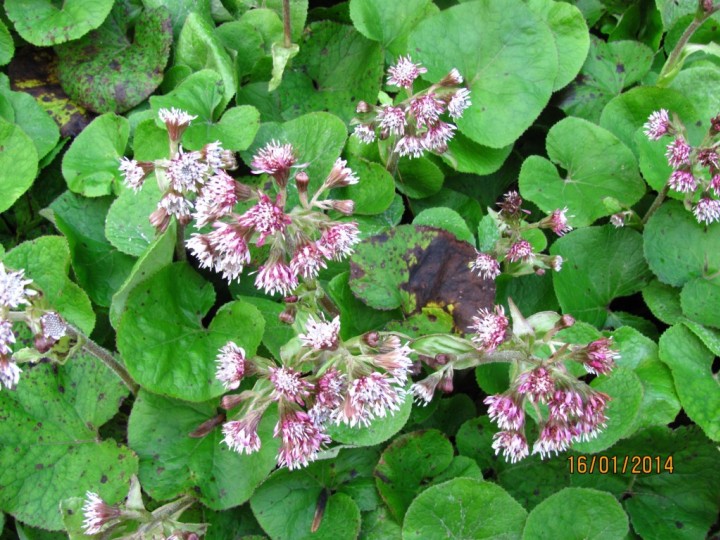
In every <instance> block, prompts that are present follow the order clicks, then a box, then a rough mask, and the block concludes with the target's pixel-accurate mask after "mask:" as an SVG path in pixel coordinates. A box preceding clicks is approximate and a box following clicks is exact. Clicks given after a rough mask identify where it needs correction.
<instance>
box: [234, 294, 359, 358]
mask: <svg viewBox="0 0 720 540" xmlns="http://www.w3.org/2000/svg"><path fill="white" fill-rule="evenodd" d="M237 300H242V301H243V302H247V303H248V304H252V305H253V306H255V307H256V308H258V310H260V313H262V315H263V317H264V318H265V331H264V332H263V337H262V343H263V345H265V347H266V348H267V350H268V351H270V352H271V353H272V355H273V357H274V358H280V349H281V348H282V347H283V346H284V345H285V344H287V342H288V341H290V340H291V339H293V338H295V337H296V335H297V334H296V332H295V330H294V329H293V326H292V325H290V324H287V323H284V322H282V321H281V320H280V313H282V312H283V311H284V310H285V305H284V304H282V303H279V302H274V301H273V300H269V299H268V298H262V297H260V296H239V297H237ZM354 335H355V334H353V336H354Z"/></svg>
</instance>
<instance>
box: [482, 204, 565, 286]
mask: <svg viewBox="0 0 720 540" xmlns="http://www.w3.org/2000/svg"><path fill="white" fill-rule="evenodd" d="M522 203H523V200H522V197H520V195H519V194H518V192H517V191H509V192H508V193H506V194H505V195H504V196H503V200H502V201H501V202H500V203H498V206H499V207H500V211H499V212H491V216H493V218H494V219H495V222H496V224H497V227H498V231H499V233H500V238H499V239H498V240H497V241H496V242H495V246H494V248H493V249H492V250H491V251H490V252H481V251H478V252H477V255H476V257H475V260H474V261H472V262H470V268H471V269H472V270H474V271H476V272H477V274H478V276H480V277H482V278H483V279H488V280H494V279H495V278H497V277H498V276H499V275H500V273H501V272H502V269H501V261H505V262H506V264H507V268H506V270H509V271H510V272H511V273H512V274H514V275H521V274H525V273H528V272H535V273H537V274H542V273H544V272H545V270H546V269H552V270H554V271H556V272H559V271H560V270H561V269H562V264H563V259H562V257H560V256H559V255H556V256H553V257H551V256H548V255H543V254H538V253H535V252H534V250H533V247H532V245H531V244H530V242H528V241H527V240H525V239H524V238H523V237H522V233H523V232H524V231H526V230H529V229H533V228H541V229H550V230H552V231H553V232H554V233H555V234H557V235H558V236H563V235H564V234H566V233H568V232H570V231H571V230H572V227H571V226H570V224H569V223H568V216H567V212H568V209H567V207H566V208H561V209H557V210H555V211H554V212H553V213H552V214H550V215H549V216H547V217H545V218H543V219H542V220H540V221H539V222H538V223H534V224H528V223H526V222H525V221H524V220H523V216H524V215H525V214H527V213H528V212H527V211H526V210H523V208H522Z"/></svg>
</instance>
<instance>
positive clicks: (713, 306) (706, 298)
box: [680, 277, 720, 328]
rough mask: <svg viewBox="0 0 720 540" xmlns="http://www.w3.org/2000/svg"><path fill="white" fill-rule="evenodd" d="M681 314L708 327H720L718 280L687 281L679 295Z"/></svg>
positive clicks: (697, 279) (719, 288) (719, 283)
mask: <svg viewBox="0 0 720 540" xmlns="http://www.w3.org/2000/svg"><path fill="white" fill-rule="evenodd" d="M680 302H681V304H682V310H683V313H684V314H685V315H686V316H687V317H688V318H690V319H692V320H694V321H696V322H699V323H700V324H706V325H708V326H714V327H716V328H718V327H720V279H718V278H717V277H716V278H713V279H705V278H696V279H693V280H691V281H688V282H687V283H686V284H685V286H684V287H683V289H682V293H681V294H680Z"/></svg>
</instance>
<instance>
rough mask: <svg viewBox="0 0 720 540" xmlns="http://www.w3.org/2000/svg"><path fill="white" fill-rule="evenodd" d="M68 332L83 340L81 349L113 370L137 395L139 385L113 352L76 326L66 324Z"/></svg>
mask: <svg viewBox="0 0 720 540" xmlns="http://www.w3.org/2000/svg"><path fill="white" fill-rule="evenodd" d="M68 334H71V335H73V336H75V337H76V338H77V339H79V340H81V341H83V345H82V349H83V351H85V352H86V353H88V354H91V355H93V356H94V357H95V358H97V359H98V360H100V361H101V362H102V363H103V364H105V365H106V366H107V367H109V368H110V369H111V370H113V371H114V372H115V374H116V375H117V376H118V377H120V379H122V382H123V383H125V386H127V387H128V389H129V390H130V392H132V394H133V395H137V393H138V390H139V389H140V387H139V386H138V384H137V383H136V382H135V380H134V379H133V378H132V377H131V376H130V373H128V371H127V370H126V369H125V366H123V365H122V364H121V363H120V362H118V361H117V360H115V357H114V356H113V354H112V353H111V352H110V351H108V350H107V349H105V348H103V347H101V346H100V345H98V344H97V343H95V342H94V341H93V340H92V339H90V338H89V337H87V336H86V335H85V334H83V333H82V332H81V331H80V330H79V329H78V328H75V327H74V326H72V325H69V324H68Z"/></svg>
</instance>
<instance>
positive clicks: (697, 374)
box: [660, 324, 720, 441]
mask: <svg viewBox="0 0 720 540" xmlns="http://www.w3.org/2000/svg"><path fill="white" fill-rule="evenodd" d="M714 357H715V355H714V354H713V353H712V352H711V351H709V350H708V349H707V347H705V345H703V343H702V341H700V339H698V338H697V337H696V336H695V335H694V334H693V333H692V332H691V331H690V330H689V329H688V328H687V327H686V326H685V325H682V324H677V325H675V326H673V327H671V328H669V329H668V330H667V331H665V333H664V334H663V335H662V336H661V337H660V359H661V360H662V361H663V362H665V363H666V364H667V365H668V366H670V370H671V371H672V375H673V379H675V388H676V389H677V393H678V396H679V397H680V402H681V403H682V406H683V409H685V412H686V413H687V415H688V416H689V417H690V418H691V419H692V420H693V421H695V422H696V423H697V424H698V425H699V426H700V427H701V428H702V429H703V431H705V433H706V434H707V436H708V437H710V438H711V439H712V440H714V441H720V385H719V384H718V380H717V378H716V377H715V376H714V375H713V372H712V364H713V360H714Z"/></svg>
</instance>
